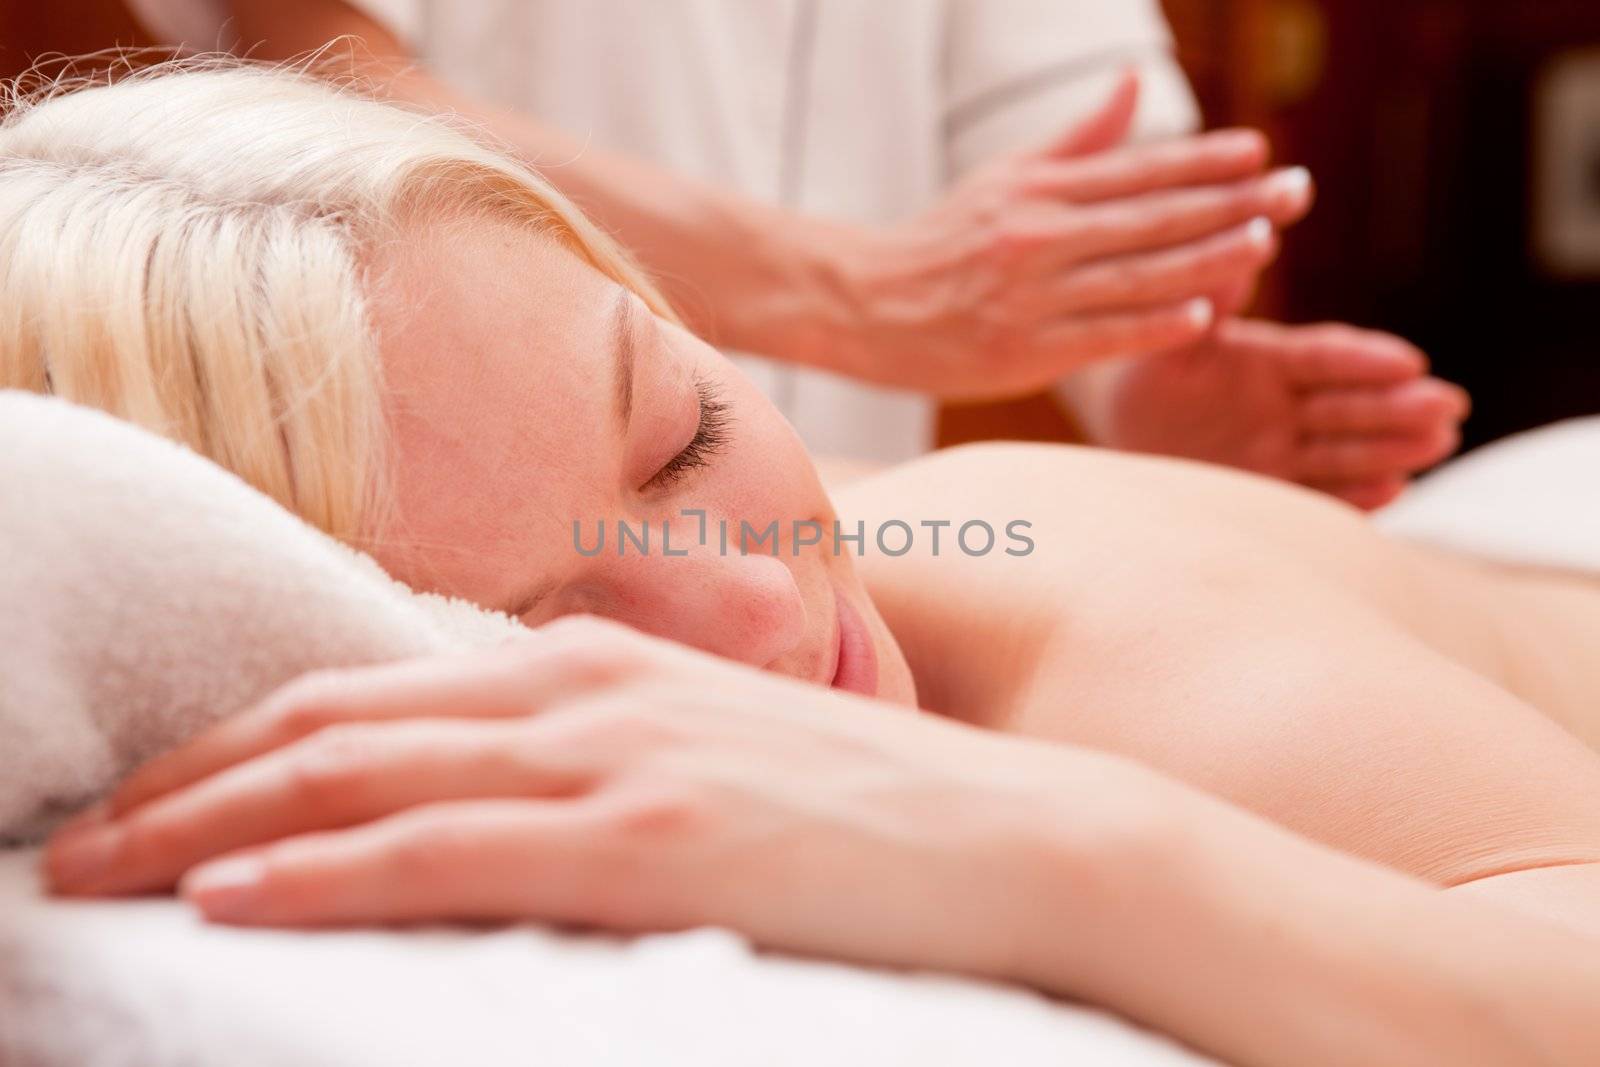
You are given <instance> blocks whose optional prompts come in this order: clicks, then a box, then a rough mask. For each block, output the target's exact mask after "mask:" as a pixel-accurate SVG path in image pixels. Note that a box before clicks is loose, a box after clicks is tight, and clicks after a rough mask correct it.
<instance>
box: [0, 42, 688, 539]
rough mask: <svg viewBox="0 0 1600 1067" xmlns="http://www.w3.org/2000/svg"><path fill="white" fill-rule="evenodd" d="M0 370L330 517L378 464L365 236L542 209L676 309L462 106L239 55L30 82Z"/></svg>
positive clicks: (1, 313) (587, 249) (5, 174)
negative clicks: (419, 220) (335, 82)
mask: <svg viewBox="0 0 1600 1067" xmlns="http://www.w3.org/2000/svg"><path fill="white" fill-rule="evenodd" d="M8 95H9V100H8V103H7V107H6V113H5V115H4V117H3V119H0V294H3V296H0V388H18V389H26V390H31V391H34V392H41V393H53V394H55V395H58V396H61V397H64V398H66V399H69V400H73V401H76V402H78V403H82V404H87V405H92V406H94V407H98V408H102V409H104V410H106V411H108V412H110V413H112V414H114V415H117V416H120V417H122V418H124V419H127V420H129V421H131V422H134V423H137V424H139V425H141V426H144V427H146V428H148V429H150V430H153V431H155V432H157V433H160V434H163V435H165V436H167V437H171V438H174V439H176V440H178V441H180V442H182V443H184V444H186V445H188V446H189V447H191V448H193V449H194V450H195V451H197V452H199V453H200V454H201V455H204V456H207V457H208V458H210V459H212V460H213V461H215V462H216V463H218V464H220V465H222V466H223V467H226V468H227V469H229V470H231V471H233V472H234V473H235V474H238V475H239V476H240V477H242V478H244V479H245V480H246V481H248V482H249V483H251V484H252V485H254V486H255V487H256V488H258V489H260V490H261V491H263V492H265V493H266V494H268V495H269V496H271V497H273V498H274V499H276V500H277V501H279V502H280V503H282V504H284V505H285V506H286V507H289V508H290V509H291V510H293V511H295V512H296V513H298V514H299V515H300V516H302V517H303V518H305V519H306V520H308V521H309V522H311V523H313V524H314V525H316V526H318V527H321V528H322V529H324V530H326V531H328V532H329V533H331V534H333V535H334V536H336V537H340V538H343V539H345V540H352V541H353V540H360V539H362V538H363V537H365V536H368V535H370V533H371V532H372V530H371V526H372V523H373V521H374V515H375V513H376V511H377V510H378V509H377V505H378V503H379V499H378V498H379V496H380V495H381V486H382V483H383V480H384V462H385V460H384V433H383V415H382V409H381V408H382V406H381V373H380V366H379V361H378V356H377V338H376V336H375V333H374V330H373V326H372V323H371V322H370V321H369V317H368V313H367V302H366V299H365V295H364V292H365V290H364V282H365V280H366V279H364V278H363V276H362V270H361V267H360V264H361V263H362V252H363V250H364V249H371V248H373V247H374V246H376V245H377V244H379V243H381V242H382V241H384V240H387V239H390V238H392V237H394V236H395V234H396V232H397V229H396V227H397V225H398V223H399V222H400V221H401V220H402V219H403V218H405V217H406V215H407V213H408V212H412V211H419V210H420V211H423V212H442V211H461V212H474V213H481V212H492V213H495V214H496V215H498V216H501V217H505V218H508V219H513V220H516V221H518V222H521V223H525V224H527V225H528V226H531V227H537V228H538V229H539V230H540V231H542V232H546V233H548V234H550V235H551V236H553V237H554V238H556V239H557V240H559V241H561V242H562V243H563V244H565V245H566V246H567V247H569V248H571V249H572V250H573V251H575V252H576V253H577V254H579V255H580V256H582V257H583V258H584V259H586V260H587V261H588V262H589V263H590V264H591V265H593V266H594V267H596V268H597V269H599V270H600V271H602V272H603V273H605V274H607V275H608V276H610V277H612V278H614V279H616V280H617V281H619V282H622V283H623V284H625V285H627V286H629V287H630V288H632V289H634V290H635V291H637V292H639V293H640V294H641V295H642V296H644V297H645V299H646V300H647V302H649V303H650V304H651V305H652V306H653V307H654V308H655V309H656V310H658V311H660V312H661V313H663V314H668V312H667V309H666V308H665V306H664V305H663V304H662V303H661V301H660V298H659V297H658V296H657V295H656V294H655V292H654V290H653V289H652V288H651V287H650V286H649V284H648V282H647V281H646V280H645V279H644V278H643V276H642V275H641V274H640V273H639V272H638V271H637V269H636V268H634V267H633V266H632V265H631V263H630V262H629V261H628V260H627V258H626V257H625V256H624V255H623V253H622V252H621V251H620V250H619V249H618V248H617V247H616V246H615V244H613V242H611V241H610V239H609V238H607V237H606V236H605V235H604V234H603V233H601V232H600V231H599V230H598V229H597V228H596V227H595V226H594V225H593V224H591V223H590V222H589V221H588V220H587V219H586V218H585V217H584V216H583V215H582V213H581V212H579V211H578V210H577V209H576V208H575V207H573V205H572V204H571V203H570V202H569V201H568V200H567V199H566V198H565V197H563V196H562V195H561V194H560V193H558V192H557V191H556V190H555V189H554V188H553V187H552V186H551V185H550V184H549V183H548V182H546V181H545V180H544V179H543V178H541V177H540V176H539V175H537V174H535V173H534V172H533V171H531V170H530V169H528V168H527V167H524V166H522V165H520V164H518V163H516V162H514V161H513V160H511V159H510V158H508V157H507V156H505V155H503V154H501V153H500V152H498V151H496V150H494V149H493V148H491V147H489V146H488V145H487V144H485V143H483V142H482V141H480V140H479V139H476V138H474V137H473V136H471V135H469V134H468V133H467V132H466V131H464V130H462V129H459V128H456V127H455V126H453V125H452V124H450V123H449V122H448V121H446V120H443V119H439V118H431V117H424V116H422V115H419V114H416V113H413V112H410V111H407V110H404V109H402V108H399V107H395V106H392V105H389V104H385V103H381V102H379V101H377V100H375V99H372V98H369V97H367V96H365V95H362V94H360V93H357V92H355V91H352V90H351V89H348V88H345V89H339V88H335V87H334V86H332V85H330V84H329V83H327V82H325V81H322V80H318V79H316V78H313V77H311V76H310V75H309V74H307V73H305V71H304V69H303V68H296V69H293V70H290V69H286V68H282V67H278V68H268V67H264V66H260V65H254V64H248V63H244V62H240V61H237V60H216V59H204V60H198V61H196V60H190V61H181V62H177V63H168V64H163V65H160V66H157V67H154V68H151V69H148V70H144V71H139V72H137V73H134V74H132V75H128V76H125V77H122V78H118V79H110V80H102V81H99V82H96V83H94V84H83V83H78V84H66V83H57V84H54V85H51V86H49V87H47V88H45V89H44V90H42V91H35V92H25V91H23V90H21V89H16V88H13V90H12V91H11V93H10V94H8Z"/></svg>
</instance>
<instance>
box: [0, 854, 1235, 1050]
mask: <svg viewBox="0 0 1600 1067" xmlns="http://www.w3.org/2000/svg"><path fill="white" fill-rule="evenodd" d="M31 862H32V854H31V853H12V854H9V855H7V854H5V853H0V1064H4V1065H5V1067H440V1065H445V1064H448V1065H450V1067H509V1065H513V1064H518V1065H520V1064H528V1065H534V1064H538V1065H540V1067H545V1065H548V1067H613V1065H615V1067H636V1065H650V1067H677V1065H681V1067H751V1065H753V1064H761V1065H763V1067H786V1065H794V1067H819V1065H829V1067H855V1065H860V1067H897V1065H905V1067H941V1065H951V1067H956V1065H960V1067H971V1065H973V1064H1005V1065H1006V1067H1033V1065H1039V1067H1045V1065H1049V1067H1060V1065H1063V1064H1068V1065H1070V1064H1086V1065H1087V1064H1093V1065H1095V1067H1202V1065H1206V1064H1211V1063H1212V1061H1211V1060H1209V1059H1203V1058H1201V1057H1200V1056H1198V1055H1197V1054H1195V1053H1192V1052H1189V1051H1187V1050H1185V1049H1182V1048H1180V1047H1178V1046H1177V1045H1175V1044H1173V1043H1172V1042H1170V1041H1167V1040H1165V1039H1163V1038H1159V1037H1157V1036H1155V1035H1152V1034H1149V1033H1147V1032H1145V1031H1141V1030H1138V1029H1135V1028H1134V1027H1132V1026H1131V1025H1129V1024H1127V1023H1124V1022H1121V1021H1120V1020H1118V1019H1116V1018H1114V1017H1112V1016H1110V1015H1107V1014H1105V1013H1103V1012H1098V1011H1093V1010H1090V1009H1088V1008H1083V1007H1077V1006H1073V1005H1066V1004H1059V1003H1055V1002H1052V1001H1050V1000H1047V999H1045V998H1044V997H1041V996H1038V995H1036V994H1033V993H1030V992H1028V991H1026V990H1022V989H1018V988H1011V987H1005V986H1000V985H995V984H990V983H983V982H976V981H968V980H965V979H958V978H951V977H945V976H939V975H931V974H900V973H895V972H890V971H881V970H875V969H872V968H865V967H851V966H846V965H843V964H833V963H824V962H820V961H806V960H799V959H793V958H787V957H781V956H773V955H767V954H760V953H756V952H753V951H752V950H751V949H750V947H749V946H748V945H747V944H746V943H745V942H744V941H743V940H741V939H740V938H739V937H737V936H736V935H734V934H731V933H728V932H726V931H722V930H698V931H693V932H690V933H683V934H670V935H660V936H655V937H642V938H635V939H632V940H623V939H618V938H608V937H600V936H593V935H587V936H579V935H573V934H559V933H555V932H551V931H548V930H544V929H542V928H539V927H535V926H531V925H522V926H513V927H507V928H502V929H498V930H493V931H476V930H475V931H468V930H456V929H447V928H442V927H441V928H429V929H425V930H416V931H411V932H406V933H400V932H390V931H344V932H319V933H295V932H263V931H248V930H231V929H225V928H221V927H207V926H205V925H204V924H203V923H201V922H200V921H199V920H197V919H196V918H195V917H194V916H193V914H192V913H191V912H189V911H188V910H187V909H185V908H183V907H182V906H180V905H178V904H175V903H173V902H171V901H166V900H142V901H123V902H116V903H83V902H70V903H63V902H56V901H49V900H45V899H41V898H40V897H39V896H38V895H37V893H36V892H35V891H34V889H33V886H32V878H33V874H32V870H31V867H30V864H31Z"/></svg>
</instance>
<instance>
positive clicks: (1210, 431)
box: [1065, 319, 1470, 509]
mask: <svg viewBox="0 0 1600 1067" xmlns="http://www.w3.org/2000/svg"><path fill="white" fill-rule="evenodd" d="M1427 370H1428V360H1427V357H1426V356H1424V355H1423V354H1422V352H1421V351H1419V350H1418V349H1417V348H1416V346H1414V345H1412V344H1410V343H1408V342H1406V341H1403V340H1401V339H1400V338H1398V337H1395V336H1393V335H1392V334H1386V333H1380V332H1377V331H1373V330H1360V329H1356V328H1355V327H1353V326H1343V325H1337V324H1331V323H1330V324H1322V325H1316V326H1281V325H1278V324H1275V323H1270V322H1259V321H1249V320H1242V319H1228V320H1226V321H1224V322H1223V323H1221V324H1220V325H1219V326H1218V327H1217V329H1215V330H1214V331H1212V332H1211V333H1210V334H1208V335H1207V336H1206V337H1205V338H1204V339H1203V340H1201V341H1200V342H1198V343H1196V344H1193V345H1190V346H1188V347H1186V348H1183V349H1177V350H1174V351H1171V352H1163V353H1157V354H1154V355H1150V356H1144V357H1138V358H1134V359H1129V360H1117V361H1112V362H1108V363H1104V364H1099V365H1097V366H1094V367H1089V368H1086V369H1085V370H1083V371H1081V372H1080V373H1079V374H1078V375H1076V376H1075V377H1073V378H1072V379H1071V380H1069V381H1068V382H1067V383H1066V386H1065V392H1066V395H1067V397H1068V399H1069V402H1070V404H1071V406H1072V407H1073V409H1074V414H1075V416H1076V417H1077V420H1078V422H1079V424H1080V425H1081V426H1082V427H1083V429H1084V431H1085V433H1086V434H1087V435H1088V437H1089V440H1090V441H1092V442H1093V443H1095V444H1100V445H1105V446H1107V447H1109V448H1119V449H1126V450H1129V451H1135V452H1155V453H1159V454H1162V455H1171V456H1184V457H1187V458H1189V459H1199V460H1204V461H1206V462H1208V463H1219V464H1223V465H1226V466H1230V467H1238V468H1241V469H1243V470H1249V471H1254V472H1256V473H1257V474H1264V475H1267V476H1269V477H1274V478H1282V479H1284V480H1285V481H1291V482H1298V483H1300V484H1301V485H1305V486H1307V487H1309V488H1312V489H1318V490H1321V491H1323V492H1326V493H1330V494H1332V495H1334V496H1337V497H1339V498H1341V499H1343V500H1345V501H1347V502H1349V503H1351V504H1354V505H1355V506H1357V507H1360V508H1365V509H1372V508H1378V507H1381V506H1383V505H1384V504H1387V503H1389V502H1390V501H1391V500H1393V499H1394V498H1395V497H1397V496H1398V495H1400V493H1401V492H1402V491H1403V490H1404V489H1405V486H1406V481H1407V479H1408V478H1410V476H1411V475H1413V474H1415V473H1416V472H1418V471H1420V470H1423V469H1425V468H1427V467H1431V466H1433V465H1434V464H1436V463H1439V462H1441V461H1442V460H1444V459H1446V458H1447V457H1449V455H1450V454H1451V453H1452V452H1454V451H1455V450H1456V447H1457V445H1458V444H1459V443H1460V440H1461V434H1460V427H1461V422H1462V420H1463V419H1465V418H1466V416H1467V413H1468V410H1469V407H1470V404H1469V403H1468V399H1467V394H1466V392H1465V391H1464V390H1462V389H1461V388H1460V387H1458V386H1455V385H1452V384H1450V383H1449V382H1445V381H1441V380H1439V379H1438V378H1432V377H1429V376H1428V373H1427Z"/></svg>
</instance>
